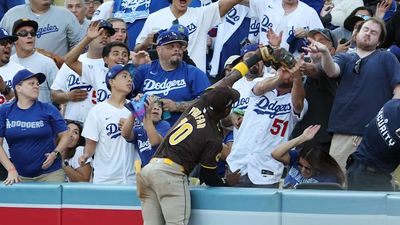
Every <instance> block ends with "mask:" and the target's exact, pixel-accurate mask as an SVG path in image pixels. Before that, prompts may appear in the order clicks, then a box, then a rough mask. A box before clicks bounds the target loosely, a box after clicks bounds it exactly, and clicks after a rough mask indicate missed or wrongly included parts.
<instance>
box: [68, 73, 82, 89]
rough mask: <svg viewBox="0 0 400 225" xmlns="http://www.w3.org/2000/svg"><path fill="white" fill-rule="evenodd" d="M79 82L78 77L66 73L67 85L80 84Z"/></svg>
mask: <svg viewBox="0 0 400 225" xmlns="http://www.w3.org/2000/svg"><path fill="white" fill-rule="evenodd" d="M80 84H81V82H80V81H79V77H77V76H75V75H74V74H70V75H68V87H72V86H76V85H80Z"/></svg>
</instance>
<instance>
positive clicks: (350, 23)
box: [343, 15, 370, 31]
mask: <svg viewBox="0 0 400 225" xmlns="http://www.w3.org/2000/svg"><path fill="white" fill-rule="evenodd" d="M369 18H370V16H366V15H353V16H349V17H347V18H346V19H345V20H344V23H343V27H344V28H346V29H347V30H349V31H353V30H354V26H355V25H356V23H357V22H359V21H364V20H367V19H369Z"/></svg>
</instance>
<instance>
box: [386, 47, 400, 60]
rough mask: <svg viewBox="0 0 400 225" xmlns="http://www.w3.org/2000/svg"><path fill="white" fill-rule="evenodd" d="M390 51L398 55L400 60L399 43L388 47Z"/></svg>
mask: <svg viewBox="0 0 400 225" xmlns="http://www.w3.org/2000/svg"><path fill="white" fill-rule="evenodd" d="M387 51H388V52H391V53H393V55H395V56H396V58H397V60H399V61H400V47H399V46H397V45H392V46H390V47H389V48H388V49H387Z"/></svg>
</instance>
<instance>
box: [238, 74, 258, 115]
mask: <svg viewBox="0 0 400 225" xmlns="http://www.w3.org/2000/svg"><path fill="white" fill-rule="evenodd" d="M261 80H263V78H262V77H258V78H255V79H253V80H247V79H246V77H242V78H240V79H239V80H238V81H236V82H235V83H234V84H233V85H232V88H233V89H235V90H237V91H238V92H239V93H240V98H239V100H238V101H237V102H235V103H233V105H232V108H239V109H241V110H244V111H246V109H247V106H248V105H249V101H250V95H252V94H251V90H252V89H253V87H254V85H256V84H257V82H259V81H261Z"/></svg>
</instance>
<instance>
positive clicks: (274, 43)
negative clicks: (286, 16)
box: [266, 28, 283, 48]
mask: <svg viewBox="0 0 400 225" xmlns="http://www.w3.org/2000/svg"><path fill="white" fill-rule="evenodd" d="M266 35H267V38H268V43H269V45H270V46H271V47H272V48H279V46H280V45H281V42H282V35H283V31H281V32H279V34H276V33H275V31H274V30H273V29H272V28H270V29H268V31H267V33H266Z"/></svg>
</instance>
